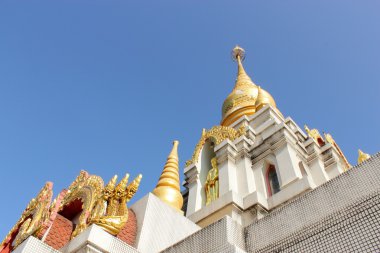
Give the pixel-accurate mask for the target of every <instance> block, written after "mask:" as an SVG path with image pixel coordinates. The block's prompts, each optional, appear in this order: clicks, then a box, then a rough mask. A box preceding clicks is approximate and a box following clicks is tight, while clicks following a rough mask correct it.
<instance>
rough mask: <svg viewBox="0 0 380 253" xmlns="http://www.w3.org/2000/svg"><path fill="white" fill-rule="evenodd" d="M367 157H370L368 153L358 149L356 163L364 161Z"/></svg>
mask: <svg viewBox="0 0 380 253" xmlns="http://www.w3.org/2000/svg"><path fill="white" fill-rule="evenodd" d="M369 158H371V156H370V155H369V154H366V153H364V152H363V151H361V150H360V149H359V157H358V164H359V163H362V162H364V161H365V160H368V159H369Z"/></svg>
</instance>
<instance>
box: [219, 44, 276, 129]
mask: <svg viewBox="0 0 380 253" xmlns="http://www.w3.org/2000/svg"><path fill="white" fill-rule="evenodd" d="M232 58H233V59H234V60H235V61H236V62H237V64H238V74H237V78H236V82H235V87H234V89H233V90H232V92H231V93H230V94H229V95H228V97H227V98H226V100H224V103H223V107H222V121H221V123H220V124H221V125H222V126H229V125H231V124H232V123H233V122H235V121H236V120H237V119H239V118H240V117H241V116H243V115H252V114H254V113H255V112H256V111H257V110H259V109H261V108H262V107H263V106H264V105H266V104H270V105H271V106H273V107H274V108H276V102H275V101H274V99H273V97H272V96H271V95H270V94H269V93H268V92H267V91H265V90H264V89H261V88H260V87H259V86H257V85H256V84H255V83H253V82H252V80H251V78H250V77H249V76H248V75H247V73H246V72H245V70H244V67H243V64H242V61H243V60H244V58H245V51H244V49H242V48H241V47H239V46H236V47H235V48H234V49H233V50H232Z"/></svg>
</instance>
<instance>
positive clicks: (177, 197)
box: [153, 141, 183, 211]
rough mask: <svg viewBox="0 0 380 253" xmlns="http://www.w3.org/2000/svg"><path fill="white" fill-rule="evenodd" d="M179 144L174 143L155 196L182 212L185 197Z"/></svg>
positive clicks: (155, 189)
mask: <svg viewBox="0 0 380 253" xmlns="http://www.w3.org/2000/svg"><path fill="white" fill-rule="evenodd" d="M178 144H179V142H178V141H174V142H173V148H172V151H171V152H170V154H169V156H168V158H167V160H166V163H165V166H164V170H163V171H162V174H161V176H160V179H159V181H158V183H157V186H156V188H154V190H153V194H154V195H156V196H157V197H158V198H160V199H161V200H162V201H164V202H166V203H167V204H169V205H170V206H172V207H174V208H175V209H177V210H178V211H181V208H182V205H183V197H182V194H181V192H180V182H179V167H178Z"/></svg>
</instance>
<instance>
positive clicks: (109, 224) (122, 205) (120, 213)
mask: <svg viewBox="0 0 380 253" xmlns="http://www.w3.org/2000/svg"><path fill="white" fill-rule="evenodd" d="M128 178H129V175H128V174H127V175H126V176H125V177H124V178H123V179H122V180H121V181H120V183H119V184H118V185H117V186H116V187H115V183H116V179H117V176H116V175H115V176H114V177H113V178H112V179H111V181H110V182H109V183H108V184H107V186H106V187H105V188H104V189H103V191H102V194H101V196H100V197H99V199H98V201H97V205H96V207H95V210H94V212H93V218H92V219H91V223H94V224H96V225H98V226H100V227H102V228H103V229H104V230H106V231H107V232H108V233H110V234H112V235H117V234H118V233H119V232H120V230H121V229H122V228H123V227H124V225H125V224H126V223H127V221H128V208H127V203H128V202H129V201H130V199H131V198H132V197H133V195H134V194H135V193H136V192H137V189H138V187H139V185H140V182H141V178H142V175H141V174H140V175H138V176H137V177H136V178H135V179H134V180H133V181H132V183H130V184H129V185H128V186H127V183H128Z"/></svg>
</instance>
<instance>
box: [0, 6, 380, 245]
mask: <svg viewBox="0 0 380 253" xmlns="http://www.w3.org/2000/svg"><path fill="white" fill-rule="evenodd" d="M379 11H380V1H378V0H373V1H370V0H362V1H357V0H341V1H339V0H318V1H305V0H297V1H296V0H287V1H284V0H278V1H258V0H254V1H248V0H247V1H237V0H234V1H224V0H217V1H178V0H173V1H127V0H102V1H99V0H91V1H90V0H89V1H84V0H75V1H73V0H67V1H52V0H46V1H44V0H39V1H30V0H24V1H22V0H20V1H17V0H1V1H0V115H1V118H0V170H1V176H0V178H1V191H0V199H1V204H0V207H1V208H0V237H1V238H0V241H1V240H2V239H3V237H4V236H5V234H6V233H8V231H9V230H10V228H11V227H12V226H13V225H14V224H15V223H16V221H17V219H18V217H19V216H20V214H21V212H22V211H23V209H24V208H25V207H26V205H27V203H28V201H29V200H30V199H31V198H33V197H34V196H35V195H36V194H37V193H38V191H39V189H40V188H41V187H42V186H43V184H44V183H45V182H46V181H48V180H50V181H52V182H54V193H55V195H56V194H58V193H59V192H60V191H61V190H62V189H63V188H65V187H67V186H68V185H69V184H70V183H71V182H72V181H73V180H74V179H75V177H76V176H77V175H78V173H79V171H80V170H81V169H84V170H87V171H89V172H90V173H92V174H97V175H100V176H102V177H103V178H104V179H105V180H106V181H108V180H109V179H110V178H111V177H112V176H113V175H114V174H118V175H120V176H121V175H122V174H124V173H126V172H129V173H130V174H131V177H134V176H136V175H137V174H138V173H142V174H143V180H142V185H141V187H140V189H139V192H138V194H137V195H136V196H135V198H134V199H135V200H136V199H138V198H140V197H142V196H143V195H145V194H146V193H147V192H149V191H151V190H152V189H153V188H154V186H155V184H156V182H157V180H158V178H159V175H160V173H161V171H162V168H163V165H164V163H165V161H166V158H167V155H168V153H169V151H170V149H171V145H172V141H173V140H174V139H178V140H179V141H180V146H179V155H180V164H181V180H183V176H182V172H183V167H184V162H185V161H186V160H187V159H189V158H190V157H191V154H192V152H193V150H194V147H195V145H196V143H197V142H198V140H199V138H200V135H201V131H202V128H211V127H212V126H214V125H217V124H218V123H219V122H220V119H221V106H222V103H223V100H224V99H225V98H226V97H227V95H228V94H229V92H230V91H231V90H232V88H233V85H234V80H235V77H236V64H235V63H234V62H233V61H232V60H231V58H230V51H231V49H232V48H233V47H234V46H235V45H236V44H239V45H241V46H242V47H244V48H245V50H246V53H247V57H246V60H245V62H244V65H245V69H246V71H247V72H248V74H249V75H250V76H251V77H252V79H253V80H254V82H255V83H256V84H258V85H260V86H262V87H263V88H264V89H266V90H268V91H269V92H270V93H271V94H272V95H273V97H274V98H275V100H276V102H277V105H278V108H279V109H280V110H281V112H282V113H283V114H284V115H285V116H290V117H292V118H293V119H294V120H295V121H296V122H297V123H298V124H299V125H300V126H303V125H304V124H308V125H309V126H310V127H316V128H318V129H319V130H320V131H325V132H329V133H331V134H332V135H333V137H334V138H335V140H336V141H337V142H338V144H339V145H340V146H341V148H342V150H343V151H344V152H345V154H346V155H347V157H348V159H349V161H350V162H351V163H352V164H356V159H357V149H358V148H361V149H363V150H364V151H365V152H367V153H370V154H373V153H376V152H378V151H380V137H379V131H380V117H379V108H380V101H379V95H380V71H379V67H380V29H379V27H380V15H379Z"/></svg>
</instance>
